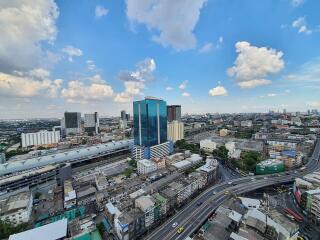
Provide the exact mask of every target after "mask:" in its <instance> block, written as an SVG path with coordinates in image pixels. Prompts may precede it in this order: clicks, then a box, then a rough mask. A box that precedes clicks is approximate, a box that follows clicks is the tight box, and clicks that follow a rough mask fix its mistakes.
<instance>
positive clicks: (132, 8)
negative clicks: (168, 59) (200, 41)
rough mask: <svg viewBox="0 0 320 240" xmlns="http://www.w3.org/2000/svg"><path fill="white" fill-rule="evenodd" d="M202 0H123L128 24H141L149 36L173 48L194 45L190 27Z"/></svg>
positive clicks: (178, 48)
mask: <svg viewBox="0 0 320 240" xmlns="http://www.w3.org/2000/svg"><path fill="white" fill-rule="evenodd" d="M205 2H206V0H175V1H171V0H163V1H158V0H145V1H135V0H127V1H126V3H127V11H126V12H127V17H128V19H129V21H130V22H131V23H140V24H145V25H146V27H147V28H148V29H149V30H150V31H152V33H153V36H152V39H153V40H154V41H155V42H158V43H160V44H161V45H163V46H165V47H166V46H172V47H173V48H175V49H176V50H187V49H192V48H194V47H195V46H196V42H197V40H196V38H195V36H194V34H193V30H194V28H195V26H196V24H197V22H198V20H199V16H200V10H201V8H202V7H203V5H204V3H205ZM153 30H154V31H153Z"/></svg>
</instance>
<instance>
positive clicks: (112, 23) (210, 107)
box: [0, 0, 320, 119]
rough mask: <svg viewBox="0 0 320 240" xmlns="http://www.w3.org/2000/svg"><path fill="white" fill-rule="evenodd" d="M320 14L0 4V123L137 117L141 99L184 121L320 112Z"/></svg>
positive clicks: (196, 6) (236, 7)
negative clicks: (163, 105)
mask: <svg viewBox="0 0 320 240" xmlns="http://www.w3.org/2000/svg"><path fill="white" fill-rule="evenodd" d="M319 7H320V3H319V2H317V1H311V0H284V1H259V3H256V2H253V1H241V3H240V2H237V1H231V2H228V3H227V2H224V1H221V0H219V1H212V0H207V1H205V0H197V1H176V2H175V3H172V2H169V1H145V2H143V3H142V2H137V1H133V0H127V1H123V2H122V1H95V2H85V1H79V2H77V5H74V4H73V2H65V1H53V0H52V1H42V0H37V2H36V4H34V2H33V3H31V1H21V2H12V1H2V2H1V3H0V8H1V11H0V30H1V32H2V33H3V34H2V37H1V39H0V110H1V114H0V119H16V118H19V119H23V118H52V117H61V116H62V115H63V113H64V112H65V111H74V112H81V113H90V112H99V115H100V116H118V115H119V114H120V110H126V111H127V112H128V113H130V114H132V102H133V101H136V100H141V99H143V98H144V97H145V96H155V97H160V98H162V99H166V101H167V103H168V105H174V104H179V105H182V106H183V108H182V109H183V111H182V112H183V114H185V113H189V114H192V113H195V114H199V113H216V112H219V113H240V112H267V111H269V110H275V111H278V110H279V111H282V110H283V109H286V110H287V111H288V112H295V111H303V112H305V111H307V109H319V108H320V100H319V97H318V96H319V94H318V91H319V86H318V83H319V82H320V72H319V68H320V58H319V57H320V49H319V47H318V40H319V37H320V19H319V18H318V16H317V10H316V9H319ZM181 9H183V11H181ZM30 10H32V11H30ZM169 10H170V11H169ZM173 13H174V14H173ZM13 16H14V17H13ZM168 22H170V24H168ZM171 23H173V24H171ZM14 29H16V30H15V31H14ZM13 33H15V34H13Z"/></svg>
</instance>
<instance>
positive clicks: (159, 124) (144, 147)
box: [133, 97, 173, 159]
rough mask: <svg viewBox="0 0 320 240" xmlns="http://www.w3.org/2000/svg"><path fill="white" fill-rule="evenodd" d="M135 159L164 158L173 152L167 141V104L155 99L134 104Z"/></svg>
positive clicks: (151, 98)
mask: <svg viewBox="0 0 320 240" xmlns="http://www.w3.org/2000/svg"><path fill="white" fill-rule="evenodd" d="M133 123H134V144H135V147H134V148H133V157H134V158H135V159H144V158H146V159H149V158H150V157H162V156H165V155H168V154H169V153H171V152H172V151H173V144H172V142H171V141H168V140H167V107H166V102H165V101H163V100H162V99H158V98H154V97H146V98H145V99H144V100H141V101H135V102H133Z"/></svg>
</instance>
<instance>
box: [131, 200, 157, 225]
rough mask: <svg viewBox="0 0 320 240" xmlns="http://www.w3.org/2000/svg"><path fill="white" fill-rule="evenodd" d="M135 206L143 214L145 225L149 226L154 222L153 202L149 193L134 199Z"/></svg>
mask: <svg viewBox="0 0 320 240" xmlns="http://www.w3.org/2000/svg"><path fill="white" fill-rule="evenodd" d="M135 207H136V208H139V209H140V210H141V211H142V212H144V215H145V227H146V228H147V227H150V226H151V225H152V224H153V222H154V207H155V202H154V201H153V200H152V198H151V196H150V195H147V196H141V197H139V198H137V199H136V200H135Z"/></svg>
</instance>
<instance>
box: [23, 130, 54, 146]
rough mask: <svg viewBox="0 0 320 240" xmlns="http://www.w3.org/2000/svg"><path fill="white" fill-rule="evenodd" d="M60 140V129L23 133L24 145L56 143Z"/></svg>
mask: <svg viewBox="0 0 320 240" xmlns="http://www.w3.org/2000/svg"><path fill="white" fill-rule="evenodd" d="M59 141H60V131H39V132H36V133H22V134H21V142H22V147H23V148H26V147H29V146H41V145H49V144H55V143H58V142H59Z"/></svg>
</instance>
